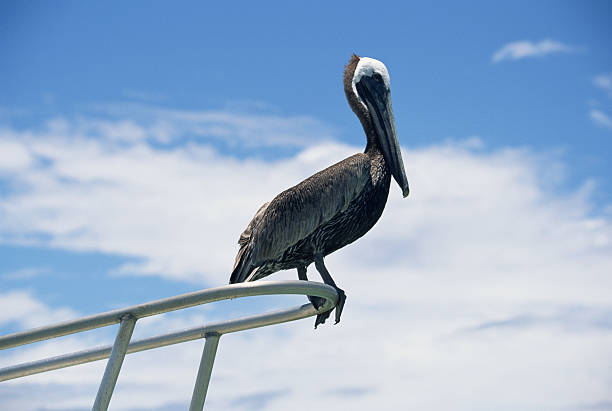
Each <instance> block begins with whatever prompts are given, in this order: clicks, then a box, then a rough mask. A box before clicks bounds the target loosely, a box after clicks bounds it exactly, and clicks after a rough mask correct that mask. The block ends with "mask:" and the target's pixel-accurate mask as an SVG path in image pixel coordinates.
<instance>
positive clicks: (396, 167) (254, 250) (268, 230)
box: [230, 55, 408, 328]
mask: <svg viewBox="0 0 612 411" xmlns="http://www.w3.org/2000/svg"><path fill="white" fill-rule="evenodd" d="M344 92H345V93H346V98H347V100H348V102H349V105H350V106H351V108H352V109H353V112H354V113H355V114H356V115H357V117H358V118H359V120H360V121H361V124H362V126H363V129H364V131H365V134H366V137H367V144H366V148H365V151H364V152H363V153H358V154H355V155H353V156H351V157H349V158H347V159H345V160H342V161H341V162H339V163H337V164H334V165H332V166H330V167H328V168H326V169H325V170H323V171H319V172H318V173H316V174H314V175H313V176H311V177H309V178H307V179H306V180H304V181H302V182H301V183H299V184H298V185H296V186H294V187H291V188H289V189H287V190H285V191H283V192H282V193H280V194H279V195H277V196H276V197H275V198H274V199H273V200H272V201H270V202H268V203H266V204H264V205H263V206H261V207H260V208H259V210H258V211H257V213H256V214H255V217H253V220H251V222H250V223H249V225H248V226H247V228H246V230H244V232H243V233H242V234H241V235H240V239H239V240H238V244H239V245H240V250H239V251H238V255H237V256H236V262H235V264H234V269H233V271H232V274H231V277H230V283H239V282H244V281H254V280H258V279H260V278H263V277H265V276H267V275H270V274H272V273H274V272H276V271H279V270H287V269H291V268H296V269H297V272H298V278H299V279H300V280H305V281H306V280H308V278H307V277H306V267H308V266H309V265H310V264H311V263H312V262H314V263H315V267H316V269H317V271H318V272H319V274H320V275H321V277H322V278H323V281H324V282H325V284H328V285H330V286H332V287H334V288H335V289H336V291H337V292H338V296H339V299H338V304H337V305H336V323H338V322H339V321H340V315H341V314H342V309H343V307H344V303H345V301H346V295H345V293H344V291H343V290H341V289H340V288H338V286H337V285H336V283H335V282H334V280H333V279H332V277H331V275H330V274H329V272H328V271H327V268H326V267H325V264H324V263H323V258H324V257H325V256H326V255H328V254H330V253H332V252H334V251H336V250H338V249H339V248H342V247H344V246H345V245H347V244H350V243H352V242H353V241H355V240H357V239H358V238H359V237H361V236H362V235H364V234H365V233H366V232H367V231H368V230H369V229H370V228H372V227H373V226H374V224H375V223H376V221H378V219H379V218H380V216H381V214H382V211H383V209H384V208H385V204H386V202H387V196H388V194H389V185H390V182H391V176H393V178H394V179H395V181H396V182H397V183H398V184H399V186H400V187H401V189H402V193H403V195H404V197H406V196H407V195H408V179H407V178H406V173H405V171H404V163H403V161H402V154H401V152H400V146H399V143H398V141H397V133H396V130H395V119H394V118H393V110H392V108H391V95H390V87H389V74H388V72H387V68H386V67H385V65H384V64H383V63H381V62H380V61H378V60H374V59H371V58H367V57H359V56H356V55H353V56H351V59H350V60H349V62H348V64H347V66H346V68H345V70H344ZM308 298H309V300H310V301H311V303H312V304H313V305H314V306H315V308H319V307H320V306H321V304H322V301H321V299H320V298H318V297H314V296H309V297H308ZM329 315H330V311H328V312H324V313H320V314H319V315H317V318H316V320H315V328H316V327H317V325H319V324H322V323H324V322H325V320H326V319H327V318H328V317H329Z"/></svg>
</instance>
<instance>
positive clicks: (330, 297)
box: [0, 281, 338, 381]
mask: <svg viewBox="0 0 612 411" xmlns="http://www.w3.org/2000/svg"><path fill="white" fill-rule="evenodd" d="M281 294H302V295H312V296H317V297H322V298H323V299H325V303H324V304H323V305H322V306H321V307H320V308H319V309H318V310H317V309H315V308H314V306H313V305H312V304H304V305H302V306H300V307H295V308H289V309H284V310H278V311H271V312H267V313H263V314H255V315H250V316H247V317H243V318H238V319H234V320H227V321H221V322H216V323H212V324H208V325H205V326H201V327H194V328H190V329H186V330H182V331H178V332H173V333H168V334H162V335H158V336H155V337H150V338H146V339H142V340H138V341H134V342H132V343H130V344H129V345H128V346H127V353H133V352H139V351H144V350H149V349H153V348H158V347H163V346H167V345H172V344H178V343H181V342H186V341H191V340H195V339H199V338H205V337H206V336H207V335H211V334H214V335H222V334H228V333H232V332H237V331H243V330H248V329H251V328H257V327H263V326H266V325H272V324H278V323H282V322H287V321H294V320H299V319H302V318H306V317H310V316H313V315H316V314H318V313H321V312H325V311H328V310H330V309H332V308H333V307H334V306H335V305H336V303H337V299H338V294H337V293H336V290H335V289H334V288H333V287H330V286H328V285H325V284H321V283H317V282H311V281H259V282H252V283H240V284H231V285H226V286H223V287H216V288H210V289H206V290H202V291H196V292H192V293H187V294H181V295H178V296H174V297H169V298H165V299H161V300H156V301H151V302H148V303H144V304H139V305H134V306H131V307H127V308H124V309H119V310H113V311H108V312H105V313H101V314H95V315H90V316H87V317H82V318H79V319H76V320H71V321H66V322H63V323H59V324H55V325H51V326H45V327H40V328H36V329H33V330H29V331H22V332H18V333H14V334H9V335H6V336H2V337H0V350H2V349H7V348H11V347H16V346H19V345H24V344H30V343H34V342H37V341H42V340H46V339H50V338H56V337H60V336H63V335H68V334H73V333H77V332H81V331H86V330H91V329H94V328H100V327H104V326H107V325H111V324H116V323H119V322H121V321H122V319H124V318H125V317H126V316H131V317H132V318H134V319H140V318H143V317H148V316H152V315H157V314H161V313H165V312H168V311H174V310H179V309H183V308H188V307H193V306H196V305H202V304H207V303H211V302H214V301H220V300H226V299H233V298H242V297H249V296H257V295H281ZM111 350H112V346H110V345H109V346H103V347H98V348H94V349H89V350H83V351H78V352H75V353H72V354H66V355H61V356H57V357H51V358H47V359H44V360H39V361H34V362H28V363H22V364H18V365H15V366H11V367H6V368H3V369H0V381H5V380H9V379H13V378H19V377H23V376H26V375H31V374H36V373H40V372H45V371H50V370H55V369H58V368H64V367H69V366H72V365H77V364H83V363H86V362H91V361H97V360H101V359H104V358H108V357H109V356H110V353H111Z"/></svg>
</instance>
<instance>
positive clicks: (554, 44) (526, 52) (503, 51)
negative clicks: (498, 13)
mask: <svg viewBox="0 0 612 411" xmlns="http://www.w3.org/2000/svg"><path fill="white" fill-rule="evenodd" d="M576 51H578V49H577V48H576V47H573V46H569V45H567V44H564V43H561V42H560V41H556V40H550V39H545V40H541V41H540V42H532V41H528V40H524V41H515V42H512V43H508V44H506V45H504V46H503V47H502V48H500V49H499V50H497V51H496V52H495V53H494V54H493V57H492V58H491V60H492V61H493V63H499V62H500V61H504V60H521V59H525V58H529V57H542V56H545V55H548V54H552V53H571V52H576Z"/></svg>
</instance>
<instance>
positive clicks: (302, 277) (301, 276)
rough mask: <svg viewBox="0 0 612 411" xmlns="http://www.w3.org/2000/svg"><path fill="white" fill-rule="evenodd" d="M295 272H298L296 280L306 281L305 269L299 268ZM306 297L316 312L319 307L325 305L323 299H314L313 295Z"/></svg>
mask: <svg viewBox="0 0 612 411" xmlns="http://www.w3.org/2000/svg"><path fill="white" fill-rule="evenodd" d="M297 272H298V278H299V279H300V280H302V281H308V277H307V276H306V267H304V266H299V267H298V268H297ZM307 297H308V301H310V302H311V303H312V305H313V306H314V308H316V309H317V310H318V309H319V307H321V306H322V305H323V304H324V303H325V299H323V298H321V297H315V296H314V295H308V296H307Z"/></svg>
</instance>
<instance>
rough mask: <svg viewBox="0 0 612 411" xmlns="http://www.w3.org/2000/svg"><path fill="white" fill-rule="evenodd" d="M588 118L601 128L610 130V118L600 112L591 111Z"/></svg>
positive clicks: (611, 120)
mask: <svg viewBox="0 0 612 411" xmlns="http://www.w3.org/2000/svg"><path fill="white" fill-rule="evenodd" d="M589 117H591V120H593V122H594V123H595V124H597V125H599V126H601V127H604V128H608V129H612V118H610V117H609V116H608V115H607V114H606V113H604V112H603V111H601V110H597V109H591V111H590V112H589Z"/></svg>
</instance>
